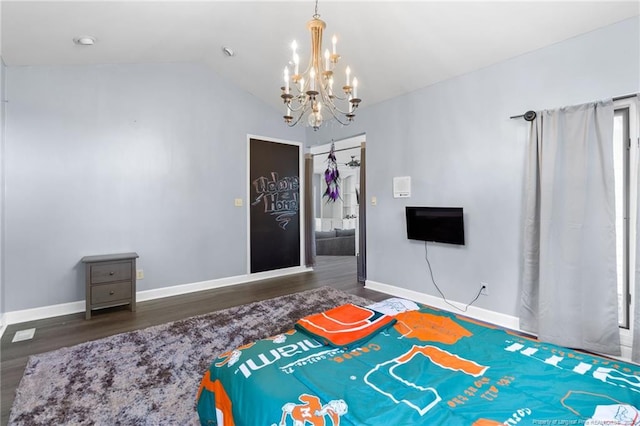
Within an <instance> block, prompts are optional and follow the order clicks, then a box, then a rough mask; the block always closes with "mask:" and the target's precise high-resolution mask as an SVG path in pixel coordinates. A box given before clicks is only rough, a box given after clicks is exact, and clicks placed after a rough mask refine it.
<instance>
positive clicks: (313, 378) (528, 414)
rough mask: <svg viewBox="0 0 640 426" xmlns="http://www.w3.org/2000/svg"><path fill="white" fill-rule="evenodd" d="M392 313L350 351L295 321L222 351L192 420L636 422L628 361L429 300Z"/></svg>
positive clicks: (638, 390) (637, 382)
mask: <svg viewBox="0 0 640 426" xmlns="http://www.w3.org/2000/svg"><path fill="white" fill-rule="evenodd" d="M394 319H395V321H391V323H390V324H388V325H387V326H385V327H380V328H379V329H378V330H377V331H376V333H375V334H374V335H372V336H370V337H369V338H368V340H367V339H362V340H358V342H357V344H356V345H352V346H350V347H347V348H343V347H335V346H332V345H325V344H322V343H320V342H319V341H318V340H316V339H314V338H313V337H311V335H309V334H306V333H305V332H303V331H300V330H297V329H294V330H291V331H289V332H288V333H285V334H282V335H278V336H273V337H271V338H268V339H264V340H260V341H257V342H255V343H252V344H249V345H246V346H243V347H240V348H237V349H235V350H233V351H230V352H228V353H225V354H222V355H221V356H220V357H219V358H218V359H216V360H215V361H214V362H213V363H212V364H211V367H210V368H209V370H208V371H207V372H206V374H205V376H204V378H203V379H202V382H201V386H200V390H199V391H198V401H197V406H198V415H199V417H200V422H201V424H203V425H218V426H228V425H249V426H258V425H265V426H276V425H277V426H285V425H287V426H288V425H294V426H307V425H311V426H330V425H331V426H337V425H429V426H431V425H474V426H485V425H502V424H506V425H584V424H586V425H635V424H638V425H640V415H639V409H640V367H639V366H637V365H634V364H629V363H624V362H618V361H613V360H610V359H606V358H602V357H598V356H593V355H588V354H585V353H582V352H577V351H572V350H570V349H567V348H563V347H559V346H555V345H552V344H547V343H542V342H538V341H536V340H530V339H527V338H524V337H521V336H518V335H514V334H510V333H508V332H505V331H503V330H500V329H495V328H491V327H487V326H485V325H481V324H479V323H477V322H474V321H472V320H469V319H466V318H464V317H461V316H457V315H454V314H451V313H448V312H443V311H438V310H434V309H430V308H427V307H421V308H420V309H419V310H417V311H416V310H414V311H407V312H401V313H398V314H397V315H395V316H394ZM319 340H322V339H319Z"/></svg>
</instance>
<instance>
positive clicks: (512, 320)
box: [365, 280, 520, 331]
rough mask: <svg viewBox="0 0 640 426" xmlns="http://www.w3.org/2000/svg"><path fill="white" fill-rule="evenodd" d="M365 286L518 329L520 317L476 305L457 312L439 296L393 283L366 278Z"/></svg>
mask: <svg viewBox="0 0 640 426" xmlns="http://www.w3.org/2000/svg"><path fill="white" fill-rule="evenodd" d="M365 287H366V288H368V289H371V290H375V291H379V292H382V293H387V294H390V295H392V296H396V297H403V298H405V299H410V300H414V301H416V302H420V303H424V304H425V305H429V306H433V307H434V308H438V309H442V310H444V311H449V312H453V313H454V314H461V315H465V316H468V317H470V318H473V319H476V320H480V321H484V322H488V323H491V324H495V325H498V326H500V327H503V328H508V329H510V330H516V331H520V319H519V318H518V317H514V316H511V315H506V314H502V313H500V312H495V311H490V310H488V309H482V308H478V307H476V306H469V308H468V309H467V311H466V312H459V311H456V310H454V309H453V308H452V307H451V306H449V305H447V304H446V303H445V301H444V300H442V298H440V297H435V296H431V295H429V294H425V293H420V292H417V291H414V290H407V289H406V288H401V287H396V286H393V285H389V284H384V283H379V282H376V281H371V280H367V281H366V282H365ZM449 302H450V303H451V304H453V305H455V306H457V307H459V308H460V309H464V307H465V304H463V303H459V302H452V301H449Z"/></svg>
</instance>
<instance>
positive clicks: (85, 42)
mask: <svg viewBox="0 0 640 426" xmlns="http://www.w3.org/2000/svg"><path fill="white" fill-rule="evenodd" d="M73 42H74V43H75V44H78V45H80V46H92V45H93V44H94V43H95V42H96V38H95V37H93V36H80V37H75V38H74V39H73Z"/></svg>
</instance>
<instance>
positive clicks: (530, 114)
mask: <svg viewBox="0 0 640 426" xmlns="http://www.w3.org/2000/svg"><path fill="white" fill-rule="evenodd" d="M636 96H638V94H637V93H633V94H630V95H623V96H616V97H615V98H613V100H614V101H621V100H623V99H629V98H634V97H636ZM522 117H524V119H525V120H527V121H533V120H534V119H535V118H536V112H535V111H527V112H525V113H524V114H520V115H512V116H511V117H509V119H512V118H522Z"/></svg>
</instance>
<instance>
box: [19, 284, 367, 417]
mask: <svg viewBox="0 0 640 426" xmlns="http://www.w3.org/2000/svg"><path fill="white" fill-rule="evenodd" d="M348 302H351V303H357V304H369V303H371V301H369V300H366V299H363V298H361V297H358V296H353V295H350V294H347V293H344V292H341V291H339V290H335V289H333V288H330V287H322V288H319V289H315V290H310V291H305V292H302V293H295V294H291V295H287V296H282V297H278V298H275V299H270V300H265V301H262V302H256V303H251V304H248V305H243V306H238V307H235V308H230V309H225V310H222V311H218V312H213V313H210V314H206V315H202V316H198V317H193V318H188V319H185V320H181V321H176V322H172V323H168V324H162V325H159V326H154V327H150V328H146V329H143V330H138V331H133V332H129V333H124V334H118V335H115V336H111V337H107V338H104V339H100V340H96V341H93V342H87V343H83V344H80V345H76V346H72V347H69V348H62V349H58V350H55V351H52V352H47V353H44V354H39V355H34V356H32V357H30V358H29V362H28V364H27V367H26V369H25V373H24V376H23V378H22V381H21V382H20V385H19V387H18V389H17V391H16V398H15V401H14V403H13V407H12V409H11V415H10V418H9V425H198V424H199V423H198V416H197V413H196V408H195V399H196V393H197V390H198V386H199V384H200V379H201V378H202V375H203V374H204V373H205V372H206V370H207V368H208V367H209V364H210V363H211V362H212V361H213V360H214V359H215V358H216V357H217V355H218V354H220V353H222V352H224V351H227V350H231V349H234V348H236V347H238V346H240V345H243V344H245V343H249V342H251V341H254V340H257V339H262V338H265V337H269V336H273V335H276V334H280V333H283V332H285V331H287V330H290V329H291V328H293V324H294V323H295V321H296V320H298V319H299V318H301V317H303V316H306V315H310V314H312V313H316V312H321V311H324V310H326V309H330V308H333V307H336V306H339V305H342V304H344V303H348Z"/></svg>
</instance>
